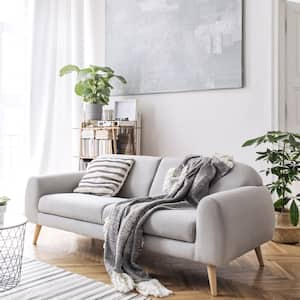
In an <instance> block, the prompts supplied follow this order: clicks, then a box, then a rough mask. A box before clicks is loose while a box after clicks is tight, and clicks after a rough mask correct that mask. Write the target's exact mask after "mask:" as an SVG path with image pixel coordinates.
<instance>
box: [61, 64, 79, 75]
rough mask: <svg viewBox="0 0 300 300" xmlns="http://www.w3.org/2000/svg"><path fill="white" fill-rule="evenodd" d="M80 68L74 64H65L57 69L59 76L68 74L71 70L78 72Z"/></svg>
mask: <svg viewBox="0 0 300 300" xmlns="http://www.w3.org/2000/svg"><path fill="white" fill-rule="evenodd" d="M79 71H80V69H79V68H78V67H77V66H75V65H67V66H64V67H63V68H61V69H60V71H59V76H64V75H66V74H69V73H72V72H77V73H78V72H79Z"/></svg>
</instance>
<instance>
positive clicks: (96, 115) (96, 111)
mask: <svg viewBox="0 0 300 300" xmlns="http://www.w3.org/2000/svg"><path fill="white" fill-rule="evenodd" d="M83 107H84V109H83V111H84V121H90V120H101V119H102V109H103V105H102V104H92V103H84V106H83Z"/></svg>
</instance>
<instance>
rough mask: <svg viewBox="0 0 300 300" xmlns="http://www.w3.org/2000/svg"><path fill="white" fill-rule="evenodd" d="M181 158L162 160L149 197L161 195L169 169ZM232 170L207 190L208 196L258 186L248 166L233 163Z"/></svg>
mask: <svg viewBox="0 0 300 300" xmlns="http://www.w3.org/2000/svg"><path fill="white" fill-rule="evenodd" d="M181 161H182V158H170V157H166V158H163V159H162V160H161V162H160V164H159V167H158V169H157V172H156V175H155V177H154V179H153V183H152V185H151V189H150V192H149V195H150V196H156V195H160V194H162V190H163V183H164V180H165V178H166V174H167V172H168V170H169V169H170V168H176V167H177V166H178V165H179V164H180V163H181ZM234 164H235V165H234V168H233V169H232V170H231V171H230V172H229V173H228V174H227V175H226V176H224V177H222V178H221V179H219V180H218V181H217V182H215V183H214V184H213V185H212V186H211V187H210V190H209V193H210V194H213V193H217V192H222V191H226V190H231V189H235V188H239V187H242V186H260V185H262V179H261V177H260V176H259V174H258V173H257V172H256V171H255V170H254V169H253V168H252V167H250V166H248V165H245V164H242V163H239V162H235V163H234Z"/></svg>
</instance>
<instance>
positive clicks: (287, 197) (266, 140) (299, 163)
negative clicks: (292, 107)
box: [243, 131, 300, 243]
mask: <svg viewBox="0 0 300 300" xmlns="http://www.w3.org/2000/svg"><path fill="white" fill-rule="evenodd" d="M247 146H256V147H263V149H262V150H261V151H257V152H256V154H257V159H256V160H262V161H265V162H266V168H265V169H264V170H262V172H263V173H265V175H266V176H271V178H272V182H271V183H270V184H268V185H267V187H268V188H269V190H270V192H271V193H272V194H274V195H275V197H276V199H275V202H274V209H275V218H276V226H275V231H274V235H273V240H274V241H275V242H282V243H298V242H299V241H300V227H299V208H298V204H299V203H300V193H293V191H292V190H293V189H292V186H293V185H294V184H295V183H296V182H298V181H300V135H298V134H294V133H290V132H281V131H271V132H267V134H265V135H263V136H260V137H257V138H254V139H250V140H248V141H246V142H245V143H244V144H243V147H247Z"/></svg>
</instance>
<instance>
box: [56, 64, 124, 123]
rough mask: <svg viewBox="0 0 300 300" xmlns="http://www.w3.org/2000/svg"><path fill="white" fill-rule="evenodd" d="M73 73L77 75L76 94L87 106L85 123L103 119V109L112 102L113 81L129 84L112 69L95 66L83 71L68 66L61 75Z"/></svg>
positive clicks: (61, 71)
mask: <svg viewBox="0 0 300 300" xmlns="http://www.w3.org/2000/svg"><path fill="white" fill-rule="evenodd" d="M72 72H75V73H77V82H76V84H75V93H76V95H78V96H80V97H82V100H83V102H84V104H85V107H84V110H85V121H89V120H100V119H101V116H102V107H103V105H107V104H108V103H109V100H110V99H109V98H110V94H111V90H112V89H113V86H112V82H111V81H112V80H113V79H114V78H116V79H117V80H119V81H121V82H122V83H123V84H126V83H127V82H126V80H125V78H124V77H122V76H120V75H116V74H115V72H114V70H112V69H111V68H109V67H99V66H94V65H90V66H89V67H87V68H83V69H81V68H79V67H78V66H76V65H67V66H64V67H63V68H62V69H61V70H60V72H59V75H60V76H64V75H66V74H69V73H72Z"/></svg>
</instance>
